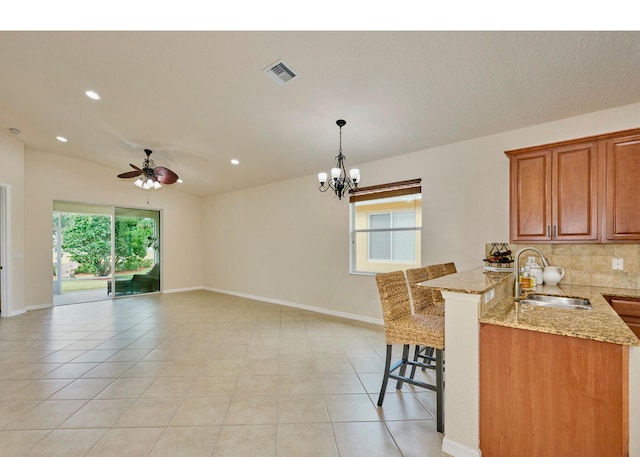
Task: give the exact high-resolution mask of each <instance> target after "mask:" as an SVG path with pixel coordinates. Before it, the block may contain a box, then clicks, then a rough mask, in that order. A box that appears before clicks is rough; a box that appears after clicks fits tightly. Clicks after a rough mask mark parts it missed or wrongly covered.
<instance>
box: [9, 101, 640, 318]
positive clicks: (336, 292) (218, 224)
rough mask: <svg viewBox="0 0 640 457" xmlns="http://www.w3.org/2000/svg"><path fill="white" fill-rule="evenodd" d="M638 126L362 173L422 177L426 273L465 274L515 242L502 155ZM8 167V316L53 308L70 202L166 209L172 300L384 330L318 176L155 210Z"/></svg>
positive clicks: (166, 192)
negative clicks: (449, 267) (61, 212)
mask: <svg viewBox="0 0 640 457" xmlns="http://www.w3.org/2000/svg"><path fill="white" fill-rule="evenodd" d="M638 126H640V104H633V105H628V106H623V107H620V108H616V109H612V110H607V111H601V112H596V113H592V114H589V115H585V116H579V117H574V118H569V119H564V120H560V121H556V122H551V123H548V124H542V125H538V126H533V127H528V128H525V129H520V130H514V131H509V132H504V133H500V134H496V135H491V136H487V137H483V138H477V139H473V140H469V141H465V142H461V143H456V144H452V145H446V146H442V147H438V148H432V149H428V150H423V151H417V152H413V153H410V154H404V155H399V156H396V157H393V158H390V159H385V160H380V161H376V162H369V163H365V164H359V167H360V169H361V172H362V176H363V179H364V180H363V185H367V186H368V185H374V184H380V183H385V182H393V181H402V180H405V179H413V178H421V179H422V188H423V200H422V205H423V206H422V209H423V231H422V263H423V264H425V265H426V264H431V263H439V262H445V261H454V262H455V263H456V266H457V267H458V270H464V269H468V268H471V267H476V266H479V265H481V264H482V258H483V255H484V245H485V243H487V242H492V241H502V240H507V239H508V236H509V227H508V217H509V216H508V212H509V210H508V192H509V182H508V174H509V167H508V160H507V158H506V157H505V155H504V153H503V151H505V150H509V149H516V148H522V147H527V146H534V145H538V144H544V143H550V142H554V141H560V140H566V139H571V138H579V137H582V136H588V135H594V134H598V133H604V132H611V131H616V130H623V129H629V128H637V127H638ZM331 158H332V153H331V152H330V151H329V152H327V160H328V161H330V160H331ZM0 159H1V160H2V162H1V163H2V166H1V167H0V183H2V184H5V185H7V184H8V185H9V187H10V195H11V201H10V206H11V208H10V211H11V214H10V217H11V227H10V228H11V243H10V248H11V251H12V255H11V271H10V277H11V279H10V287H11V300H10V303H8V304H7V309H6V311H10V313H12V314H14V313H19V312H22V311H24V309H25V307H38V306H42V305H48V304H50V303H51V296H52V284H51V227H50V225H51V222H50V221H51V210H52V202H53V200H69V201H78V202H86V203H96V204H108V205H120V206H132V207H142V208H146V207H149V208H153V209H162V210H163V241H164V243H163V247H164V262H163V263H164V271H163V279H164V289H165V290H179V289H188V288H193V287H199V286H205V287H207V288H211V289H215V290H222V291H227V292H230V293H235V294H241V295H247V296H253V297H256V298H261V299H265V300H270V301H275V302H278V303H284V304H292V305H298V306H303V307H308V308H310V309H321V310H324V311H327V312H330V313H335V314H340V315H347V316H356V317H359V318H362V319H364V320H370V321H377V322H379V321H380V317H381V314H380V311H379V303H378V293H377V289H376V286H375V281H374V279H373V277H372V276H367V275H351V274H349V233H348V230H349V209H348V203H347V202H346V201H338V200H337V199H336V198H335V197H334V196H333V195H331V194H328V193H327V194H322V193H320V192H318V190H317V182H316V177H315V176H314V175H309V176H304V177H299V178H296V179H292V180H289V181H283V182H279V183H274V184H270V185H265V186H260V187H255V188H251V189H246V190H242V191H238V192H231V193H228V194H224V195H219V196H214V197H210V198H207V199H204V200H203V199H200V198H198V197H192V196H189V195H186V194H183V193H181V192H180V191H179V190H178V188H177V187H175V186H174V187H172V188H170V189H162V190H161V191H159V192H152V193H151V194H150V197H151V202H150V205H148V206H147V202H146V196H147V195H146V192H142V191H139V190H138V189H134V188H133V185H132V184H131V183H130V182H126V181H120V180H117V179H115V174H117V172H118V170H112V169H109V168H106V167H103V166H101V165H97V164H94V163H90V162H86V161H83V160H79V159H72V158H68V157H64V156H59V155H54V154H48V153H44V152H37V151H30V150H28V151H26V152H23V146H22V145H21V144H20V143H18V142H17V141H15V139H13V138H11V137H9V136H7V135H4V134H0ZM356 165H358V164H351V166H356ZM25 186H26V187H25ZM25 221H26V222H25ZM25 278H29V281H28V284H26V279H25Z"/></svg>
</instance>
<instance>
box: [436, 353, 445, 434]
mask: <svg viewBox="0 0 640 457" xmlns="http://www.w3.org/2000/svg"><path fill="white" fill-rule="evenodd" d="M442 352H443V350H442V349H436V430H438V431H439V432H440V433H444V364H443V356H442Z"/></svg>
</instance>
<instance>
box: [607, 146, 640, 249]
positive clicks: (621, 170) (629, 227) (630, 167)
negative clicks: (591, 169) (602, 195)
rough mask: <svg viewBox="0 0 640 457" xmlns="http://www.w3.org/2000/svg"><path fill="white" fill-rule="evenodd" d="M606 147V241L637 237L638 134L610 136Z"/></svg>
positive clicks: (639, 204) (639, 201) (639, 224)
mask: <svg viewBox="0 0 640 457" xmlns="http://www.w3.org/2000/svg"><path fill="white" fill-rule="evenodd" d="M606 148H607V214H606V237H607V240H611V241H620V240H639V239H640V134H638V135H628V136H623V137H620V138H613V139H610V140H608V141H607V142H606Z"/></svg>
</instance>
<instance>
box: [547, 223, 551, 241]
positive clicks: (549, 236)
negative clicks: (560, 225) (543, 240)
mask: <svg viewBox="0 0 640 457" xmlns="http://www.w3.org/2000/svg"><path fill="white" fill-rule="evenodd" d="M547 238H551V225H547Z"/></svg>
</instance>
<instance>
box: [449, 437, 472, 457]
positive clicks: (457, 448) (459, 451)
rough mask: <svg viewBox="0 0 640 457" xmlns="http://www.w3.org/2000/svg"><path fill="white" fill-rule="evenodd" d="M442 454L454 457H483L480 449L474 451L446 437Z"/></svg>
mask: <svg viewBox="0 0 640 457" xmlns="http://www.w3.org/2000/svg"><path fill="white" fill-rule="evenodd" d="M442 452H446V453H447V454H451V455H452V456H453V457H482V451H480V449H473V448H470V447H469V446H465V445H464V444H460V443H457V442H455V441H452V440H450V439H448V438H447V437H446V436H445V437H444V439H443V440H442Z"/></svg>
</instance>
